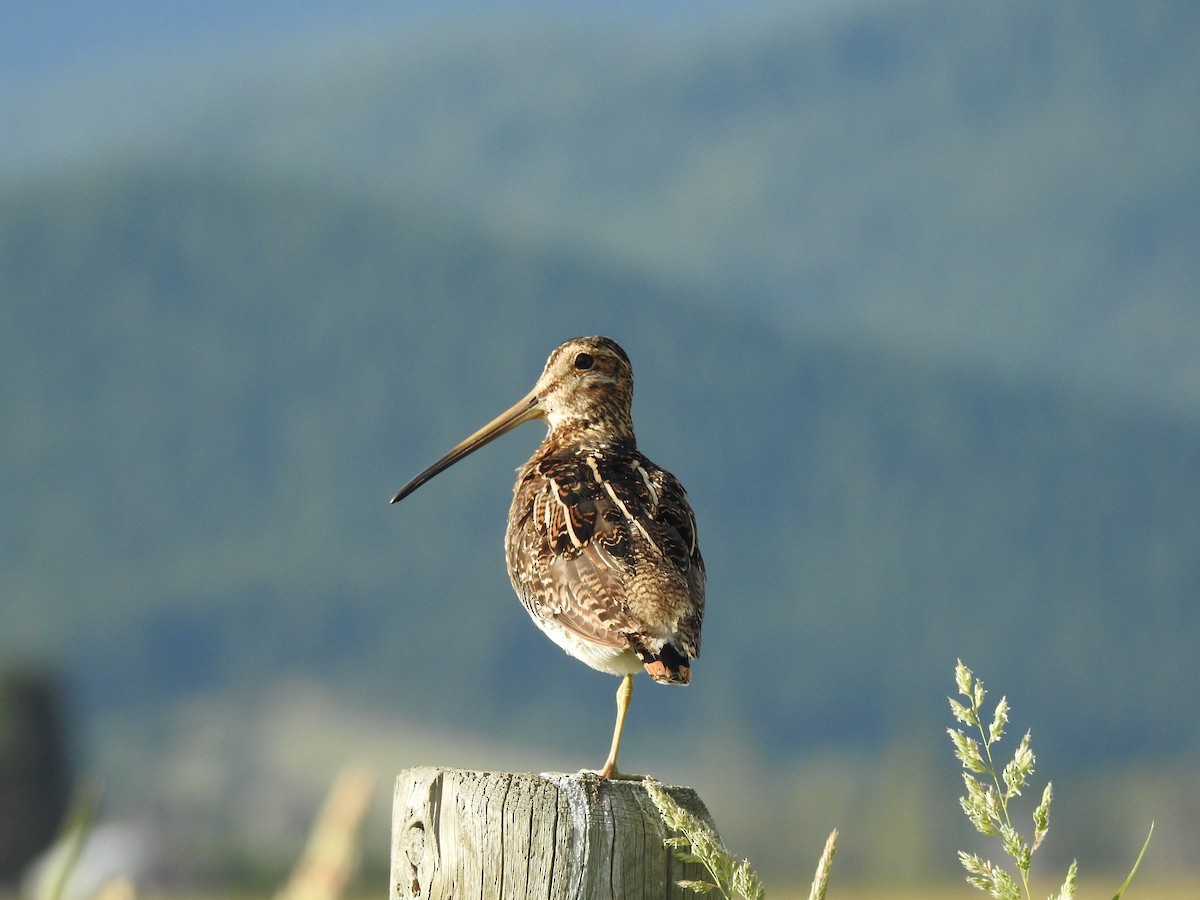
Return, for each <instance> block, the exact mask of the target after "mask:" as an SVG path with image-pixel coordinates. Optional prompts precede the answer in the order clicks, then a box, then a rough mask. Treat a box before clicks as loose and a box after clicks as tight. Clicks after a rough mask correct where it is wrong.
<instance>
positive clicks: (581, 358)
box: [575, 353, 596, 370]
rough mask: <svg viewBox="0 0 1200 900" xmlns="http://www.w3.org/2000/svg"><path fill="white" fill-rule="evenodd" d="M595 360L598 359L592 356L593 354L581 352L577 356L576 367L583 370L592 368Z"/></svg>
mask: <svg viewBox="0 0 1200 900" xmlns="http://www.w3.org/2000/svg"><path fill="white" fill-rule="evenodd" d="M595 362H596V360H595V358H594V357H593V356H592V354H590V353H580V354H579V355H578V356H576V357H575V368H577V369H581V370H582V369H590V368H591V367H592V366H593V365H594V364H595Z"/></svg>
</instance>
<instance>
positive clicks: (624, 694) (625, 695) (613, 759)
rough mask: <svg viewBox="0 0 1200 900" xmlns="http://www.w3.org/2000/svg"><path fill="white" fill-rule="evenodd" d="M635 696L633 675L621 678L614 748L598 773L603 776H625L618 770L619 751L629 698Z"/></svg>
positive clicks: (618, 690)
mask: <svg viewBox="0 0 1200 900" xmlns="http://www.w3.org/2000/svg"><path fill="white" fill-rule="evenodd" d="M632 696H633V675H632V674H628V675H626V676H625V677H624V678H622V679H621V684H620V686H619V687H618V688H617V724H616V727H615V728H613V739H612V748H611V749H610V750H609V751H608V759H607V760H605V761H604V768H602V769H601V770H600V772H599V773H598V774H599V775H600V777H601V778H623V777H626V776H623V775H621V773H620V772H618V771H617V753H618V751H620V749H621V732H622V731H624V730H625V714H626V713H628V712H629V699H630V698H631V697H632Z"/></svg>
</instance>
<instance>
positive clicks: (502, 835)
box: [390, 767, 716, 900]
mask: <svg viewBox="0 0 1200 900" xmlns="http://www.w3.org/2000/svg"><path fill="white" fill-rule="evenodd" d="M664 788H665V790H666V791H667V793H669V794H670V795H671V797H673V798H674V799H675V801H676V802H677V803H679V804H680V805H681V806H682V807H683V808H684V809H686V810H688V811H689V812H691V813H692V814H693V815H695V816H696V817H697V818H699V819H700V820H701V821H703V822H704V823H705V824H707V825H709V826H710V827H713V830H714V832H715V831H716V828H715V827H714V826H713V824H712V819H711V817H710V816H709V814H708V810H707V809H705V807H704V804H703V803H702V802H701V801H700V798H699V797H697V796H696V792H695V791H693V790H692V789H691V788H686V787H666V786H664ZM665 835H666V829H665V827H664V825H663V822H662V818H661V817H660V816H659V812H658V809H657V808H656V807H655V806H654V803H653V802H652V801H651V800H650V797H649V795H648V794H647V793H646V788H645V786H644V785H643V784H642V783H641V782H640V781H606V780H603V779H600V778H597V777H596V776H594V775H589V774H580V775H560V774H545V775H535V774H532V773H528V774H527V773H509V772H469V771H464V770H462V769H442V768H432V767H421V768H413V769H405V770H404V771H403V772H401V773H400V775H399V777H398V778H397V779H396V794H395V801H394V803H393V806H392V869H391V886H390V889H391V898H392V900H417V898H420V900H431V898H433V900H451V898H459V900H461V898H464V897H480V898H486V900H501V898H521V900H527V898H530V900H600V898H603V900H610V898H611V900H638V898H645V900H650V898H653V900H661V898H680V900H682V898H684V897H691V896H694V894H692V892H690V891H685V890H683V889H682V888H680V887H678V886H677V885H676V884H675V882H676V881H678V880H679V879H681V878H692V879H695V878H704V877H706V876H705V873H704V870H703V868H702V867H700V866H697V865H691V864H684V863H681V862H679V860H677V859H675V857H674V855H673V854H672V853H671V851H670V849H669V848H667V847H665V846H664V845H663V837H664V836H665Z"/></svg>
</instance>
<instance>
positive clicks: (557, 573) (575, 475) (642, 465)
mask: <svg viewBox="0 0 1200 900" xmlns="http://www.w3.org/2000/svg"><path fill="white" fill-rule="evenodd" d="M506 551H507V557H508V567H509V575H510V576H511V578H512V583H513V587H514V589H515V590H516V592H517V594H518V596H520V598H521V600H522V602H523V603H524V604H525V607H526V609H527V610H528V611H529V614H530V615H531V616H532V617H533V619H534V621H535V622H537V624H538V625H539V626H540V627H541V628H542V629H543V630H544V631H546V632H547V634H549V635H550V636H551V637H552V638H554V640H555V641H556V642H557V643H559V644H560V645H561V646H562V647H563V648H564V649H566V650H567V652H569V653H571V654H572V655H574V656H576V657H578V658H579V659H582V660H583V661H584V662H587V663H588V664H589V665H592V666H593V667H595V668H598V669H602V670H604V671H609V672H614V673H624V672H627V671H631V670H634V669H636V668H640V667H643V666H644V667H645V669H646V670H647V672H649V674H650V675H651V676H652V677H654V678H655V680H657V681H662V682H665V683H674V684H686V683H687V682H688V680H689V679H690V676H691V668H690V664H689V663H690V660H691V659H694V658H696V657H698V656H699V654H700V625H701V621H702V619H703V616H704V561H703V558H702V557H701V555H700V548H699V546H698V544H697V542H696V523H695V518H694V516H693V515H692V510H691V507H690V506H689V505H688V502H687V497H686V494H685V493H684V490H683V487H682V486H681V485H680V483H679V481H678V480H677V479H676V478H675V477H674V476H673V475H671V474H670V473H669V472H667V471H665V470H663V469H660V468H659V467H658V466H655V465H654V464H653V463H652V462H650V461H649V460H648V459H646V457H644V456H643V455H642V454H641V453H639V452H638V451H637V449H636V447H635V446H634V444H633V442H632V441H617V442H614V443H611V444H607V445H603V446H589V447H567V448H562V447H559V446H555V445H554V444H553V443H551V442H550V441H547V442H546V443H544V444H543V445H542V447H541V448H539V451H538V453H536V454H535V455H534V457H533V458H532V459H531V460H530V461H529V462H528V463H526V464H525V465H524V466H522V467H521V469H520V471H519V473H518V477H517V484H516V487H515V488H514V497H513V506H512V510H511V513H510V516H509V523H508V533H507V539H506Z"/></svg>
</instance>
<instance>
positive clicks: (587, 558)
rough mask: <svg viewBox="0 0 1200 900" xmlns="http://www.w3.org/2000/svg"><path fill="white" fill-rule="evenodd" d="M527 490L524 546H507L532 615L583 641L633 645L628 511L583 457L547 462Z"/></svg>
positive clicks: (518, 585)
mask: <svg viewBox="0 0 1200 900" xmlns="http://www.w3.org/2000/svg"><path fill="white" fill-rule="evenodd" d="M530 492H531V494H532V496H529V497H528V498H527V500H526V510H527V518H526V519H525V520H524V521H523V522H521V523H520V526H519V528H518V531H519V535H517V536H515V537H516V538H517V540H518V542H519V546H516V547H510V558H512V559H513V560H514V561H515V562H516V564H515V565H514V566H513V581H514V586H516V588H517V591H518V593H519V594H521V596H522V597H523V598H524V599H525V602H526V604H527V605H528V606H530V609H531V611H532V612H533V613H534V614H535V616H540V617H543V618H547V619H553V620H554V621H556V622H558V623H559V624H560V625H562V626H563V627H564V628H567V629H568V630H569V631H571V632H573V633H575V634H576V635H578V636H579V637H581V638H583V639H584V640H587V641H589V642H591V643H594V644H598V645H600V646H606V647H614V648H624V647H627V646H629V641H628V636H629V635H631V634H634V633H636V632H637V631H638V626H637V623H636V622H635V621H634V620H633V619H632V617H631V616H630V614H629V607H628V604H627V602H626V588H627V585H626V581H627V579H628V578H629V576H630V574H631V565H632V555H633V535H632V534H631V526H630V523H629V522H628V520H627V518H626V516H625V514H624V513H623V512H622V511H621V510H620V509H618V508H617V506H616V504H614V503H613V501H612V498H611V497H610V496H609V495H608V493H607V492H606V491H604V489H603V487H602V485H601V484H600V483H599V482H598V481H597V479H596V477H595V473H594V471H593V470H592V469H591V467H590V466H588V465H587V464H586V462H583V461H580V460H579V459H578V458H567V459H560V460H553V461H550V462H548V463H545V464H543V466H542V467H541V471H540V472H539V476H538V479H537V482H536V483H535V484H530ZM513 538H514V535H510V541H511V540H512V539H513Z"/></svg>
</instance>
